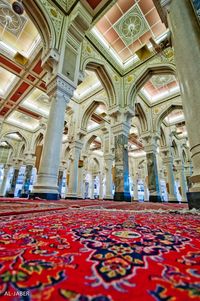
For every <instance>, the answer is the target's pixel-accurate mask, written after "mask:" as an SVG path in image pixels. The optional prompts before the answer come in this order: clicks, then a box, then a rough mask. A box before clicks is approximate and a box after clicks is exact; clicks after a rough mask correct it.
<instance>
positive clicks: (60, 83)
mask: <svg viewBox="0 0 200 301" xmlns="http://www.w3.org/2000/svg"><path fill="white" fill-rule="evenodd" d="M74 90H75V86H73V85H72V84H70V83H68V82H67V81H66V79H64V78H63V76H62V75H61V74H57V75H56V76H55V77H54V78H53V79H52V80H51V81H50V82H49V83H48V86H47V94H48V96H49V97H59V98H60V97H62V98H63V99H64V100H65V102H66V104H67V103H68V102H69V101H70V99H71V97H72V96H73V93H74Z"/></svg>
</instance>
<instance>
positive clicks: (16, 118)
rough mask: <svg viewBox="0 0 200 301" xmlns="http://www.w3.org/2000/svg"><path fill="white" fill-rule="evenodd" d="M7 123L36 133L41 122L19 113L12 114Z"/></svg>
mask: <svg viewBox="0 0 200 301" xmlns="http://www.w3.org/2000/svg"><path fill="white" fill-rule="evenodd" d="M6 121H7V122H9V123H12V124H14V125H17V126H20V127H22V128H24V129H26V130H29V131H35V130H36V129H37V128H38V127H39V120H37V119H35V118H32V117H30V116H27V115H26V114H23V113H20V112H17V111H15V112H12V113H11V114H10V115H9V117H8V118H7V119H6Z"/></svg>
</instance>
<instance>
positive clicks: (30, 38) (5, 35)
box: [0, 0, 40, 57]
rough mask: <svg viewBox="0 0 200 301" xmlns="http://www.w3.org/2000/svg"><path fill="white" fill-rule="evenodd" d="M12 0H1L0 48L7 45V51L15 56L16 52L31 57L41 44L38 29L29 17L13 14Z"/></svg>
mask: <svg viewBox="0 0 200 301" xmlns="http://www.w3.org/2000/svg"><path fill="white" fill-rule="evenodd" d="M11 3H12V1H11V0H8V1H4V0H0V37H1V44H0V47H1V48H2V47H3V48H4V47H5V45H7V47H6V48H7V50H8V51H10V54H11V55H12V56H14V55H15V54H16V52H19V53H21V54H22V55H24V56H25V57H29V56H30V55H31V53H32V51H33V50H34V49H35V47H37V46H38V45H39V43H40V37H39V35H38V32H37V29H36V28H35V26H34V25H33V23H32V22H31V21H30V19H29V18H28V17H27V15H26V14H23V15H22V16H20V15H17V14H15V13H14V12H13V10H12V7H11Z"/></svg>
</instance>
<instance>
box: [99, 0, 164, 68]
mask: <svg viewBox="0 0 200 301" xmlns="http://www.w3.org/2000/svg"><path fill="white" fill-rule="evenodd" d="M95 29H96V30H97V34H96V37H97V39H100V38H103V39H104V40H105V41H106V42H107V43H108V44H109V46H110V47H112V49H113V50H114V52H115V54H116V55H117V56H118V57H119V58H120V59H121V61H122V62H126V61H127V60H128V59H130V58H131V57H132V56H133V55H134V54H135V53H136V51H138V50H139V49H140V48H142V47H143V46H144V45H146V44H147V43H148V42H149V39H150V37H153V38H154V39H156V38H157V37H158V36H160V35H161V34H163V33H164V32H165V31H166V27H165V25H164V24H163V23H162V22H161V20H160V17H159V15H158V13H157V10H156V8H155V6H154V3H153V1H152V0H148V1H147V0H129V1H123V0H118V1H117V3H116V4H115V5H114V6H113V7H112V8H111V9H110V10H109V11H108V12H107V13H106V14H105V16H104V17H103V18H102V19H101V20H100V21H99V22H98V23H97V24H96V27H95ZM94 34H95V33H94Z"/></svg>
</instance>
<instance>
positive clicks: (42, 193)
mask: <svg viewBox="0 0 200 301" xmlns="http://www.w3.org/2000/svg"><path fill="white" fill-rule="evenodd" d="M73 91H74V88H73V87H72V86H71V85H70V84H68V83H67V82H66V81H65V80H63V79H62V77H60V76H56V77H55V78H54V79H53V80H52V81H51V82H50V83H49V85H48V95H49V98H50V101H51V107H50V112H49V118H48V124H47V130H46V134H45V139H44V147H43V152H42V158H41V162H40V168H39V173H38V176H37V182H36V184H35V185H34V187H33V193H32V196H33V197H40V198H44V199H47V200H58V199H59V191H58V170H59V165H60V155H61V144H62V137H63V128H64V120H65V110H66V105H67V103H68V102H69V100H70V98H71V96H72V94H73Z"/></svg>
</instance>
